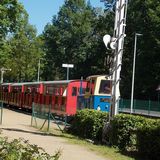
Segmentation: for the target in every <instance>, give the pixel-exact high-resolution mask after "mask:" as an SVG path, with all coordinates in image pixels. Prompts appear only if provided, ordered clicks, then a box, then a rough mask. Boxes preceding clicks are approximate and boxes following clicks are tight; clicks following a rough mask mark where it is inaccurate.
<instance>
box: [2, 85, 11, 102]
mask: <svg viewBox="0 0 160 160" xmlns="http://www.w3.org/2000/svg"><path fill="white" fill-rule="evenodd" d="M10 85H11V83H3V84H1V85H0V100H1V101H3V103H5V104H8V103H9V94H10V90H11V87H10Z"/></svg>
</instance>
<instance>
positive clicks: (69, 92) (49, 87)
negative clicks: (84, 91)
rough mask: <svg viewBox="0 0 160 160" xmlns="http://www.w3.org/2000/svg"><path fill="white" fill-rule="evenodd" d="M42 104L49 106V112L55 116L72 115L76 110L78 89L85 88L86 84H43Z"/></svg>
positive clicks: (68, 81)
mask: <svg viewBox="0 0 160 160" xmlns="http://www.w3.org/2000/svg"><path fill="white" fill-rule="evenodd" d="M43 87H44V88H43V89H44V92H43V94H44V96H43V103H44V104H46V105H48V104H51V105H52V107H51V111H52V112H53V113H56V114H66V115H73V114H75V113H76V110H77V96H78V95H79V94H80V88H86V82H81V81H80V80H63V81H47V82H43Z"/></svg>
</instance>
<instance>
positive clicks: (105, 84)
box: [99, 80, 111, 94]
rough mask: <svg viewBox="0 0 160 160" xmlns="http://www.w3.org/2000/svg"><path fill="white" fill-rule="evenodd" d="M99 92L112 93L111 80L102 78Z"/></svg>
mask: <svg viewBox="0 0 160 160" xmlns="http://www.w3.org/2000/svg"><path fill="white" fill-rule="evenodd" d="M99 93H106V94H111V81H109V80H101V83H100V88H99Z"/></svg>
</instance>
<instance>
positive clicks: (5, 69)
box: [1, 67, 11, 83]
mask: <svg viewBox="0 0 160 160" xmlns="http://www.w3.org/2000/svg"><path fill="white" fill-rule="evenodd" d="M5 71H11V69H10V68H9V69H8V68H4V67H2V68H1V83H3V75H4V72H5Z"/></svg>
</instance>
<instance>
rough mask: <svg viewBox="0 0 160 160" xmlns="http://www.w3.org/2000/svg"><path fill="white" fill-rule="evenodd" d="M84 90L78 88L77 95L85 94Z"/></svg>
mask: <svg viewBox="0 0 160 160" xmlns="http://www.w3.org/2000/svg"><path fill="white" fill-rule="evenodd" d="M85 91H86V88H78V93H79V94H85Z"/></svg>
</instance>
